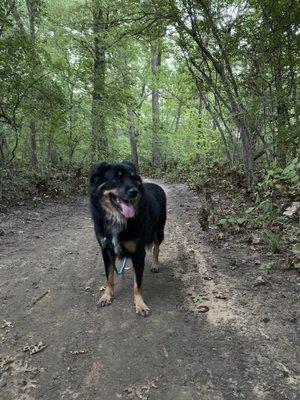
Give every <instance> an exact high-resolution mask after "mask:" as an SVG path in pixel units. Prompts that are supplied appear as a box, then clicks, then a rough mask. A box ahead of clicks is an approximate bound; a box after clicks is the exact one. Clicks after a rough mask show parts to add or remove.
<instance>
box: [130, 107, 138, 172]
mask: <svg viewBox="0 0 300 400" xmlns="http://www.w3.org/2000/svg"><path fill="white" fill-rule="evenodd" d="M127 117H128V132H129V139H130V149H131V161H132V162H133V164H134V165H135V166H136V169H137V171H138V172H139V170H140V168H139V157H138V150H137V130H136V125H135V115H134V111H133V110H132V109H130V108H129V109H128V110H127Z"/></svg>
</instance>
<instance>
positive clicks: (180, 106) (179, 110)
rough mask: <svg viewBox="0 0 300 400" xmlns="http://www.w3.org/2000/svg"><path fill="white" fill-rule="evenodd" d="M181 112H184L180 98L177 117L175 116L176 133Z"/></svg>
mask: <svg viewBox="0 0 300 400" xmlns="http://www.w3.org/2000/svg"><path fill="white" fill-rule="evenodd" d="M181 113H182V100H181V99H180V100H179V103H178V109H177V113H176V117H175V128H174V132H175V133H177V132H178V129H179V123H180V118H181Z"/></svg>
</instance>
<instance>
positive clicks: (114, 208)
mask: <svg viewBox="0 0 300 400" xmlns="http://www.w3.org/2000/svg"><path fill="white" fill-rule="evenodd" d="M90 208H91V214H92V219H93V222H94V228H95V234H96V237H97V240H98V242H99V244H100V247H101V250H102V257H103V261H104V266H105V274H106V280H107V283H106V288H105V291H104V294H103V296H102V297H101V298H100V300H99V302H98V304H99V305H100V306H101V307H103V306H108V305H110V304H111V303H112V300H113V297H114V272H115V265H116V263H118V262H119V261H120V260H122V259H124V258H130V259H131V260H132V264H133V269H134V289H133V294H134V304H135V309H136V313H137V314H140V315H142V316H147V315H149V314H150V308H149V307H148V306H147V305H146V304H145V302H144V300H143V296H142V280H143V272H144V265H145V256H146V248H147V247H150V246H153V258H154V266H153V268H152V272H159V261H158V256H159V246H160V244H161V243H162V241H163V240H164V228H165V223H166V195H165V192H164V190H163V189H162V188H161V187H160V186H159V185H156V184H154V183H143V181H142V179H141V177H140V175H139V174H138V173H137V170H136V168H135V166H134V164H132V163H130V162H125V161H124V162H121V163H117V164H108V163H105V162H104V163H101V164H96V165H94V166H93V167H92V169H91V172H90Z"/></svg>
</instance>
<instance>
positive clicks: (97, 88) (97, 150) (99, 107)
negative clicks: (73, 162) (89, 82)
mask: <svg viewBox="0 0 300 400" xmlns="http://www.w3.org/2000/svg"><path fill="white" fill-rule="evenodd" d="M93 7H94V9H93V34H94V66H93V93H92V140H91V145H92V149H91V151H92V159H93V161H97V160H98V159H99V160H104V159H105V158H106V157H107V155H108V141H107V137H106V121H105V73H106V54H105V41H104V39H105V38H104V36H105V29H106V25H105V21H104V13H103V10H102V9H101V5H100V3H99V1H97V0H94V2H93Z"/></svg>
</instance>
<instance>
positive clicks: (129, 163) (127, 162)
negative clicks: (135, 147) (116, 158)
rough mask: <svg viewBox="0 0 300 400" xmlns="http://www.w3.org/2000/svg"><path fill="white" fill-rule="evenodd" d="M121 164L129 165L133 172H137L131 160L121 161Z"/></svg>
mask: <svg viewBox="0 0 300 400" xmlns="http://www.w3.org/2000/svg"><path fill="white" fill-rule="evenodd" d="M122 164H126V165H129V167H130V168H132V169H133V171H134V173H135V174H137V169H136V166H135V165H134V164H133V163H132V162H131V161H122Z"/></svg>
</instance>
